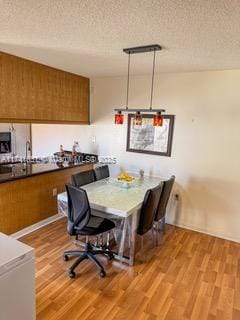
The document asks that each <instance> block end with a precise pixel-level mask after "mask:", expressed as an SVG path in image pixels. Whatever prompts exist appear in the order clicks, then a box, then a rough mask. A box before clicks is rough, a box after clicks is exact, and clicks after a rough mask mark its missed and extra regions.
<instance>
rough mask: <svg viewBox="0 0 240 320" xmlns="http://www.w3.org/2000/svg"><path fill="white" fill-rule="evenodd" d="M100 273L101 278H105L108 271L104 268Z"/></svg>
mask: <svg viewBox="0 0 240 320" xmlns="http://www.w3.org/2000/svg"><path fill="white" fill-rule="evenodd" d="M99 275H100V277H101V278H104V277H105V276H106V272H105V271H104V270H102V271H100V272H99Z"/></svg>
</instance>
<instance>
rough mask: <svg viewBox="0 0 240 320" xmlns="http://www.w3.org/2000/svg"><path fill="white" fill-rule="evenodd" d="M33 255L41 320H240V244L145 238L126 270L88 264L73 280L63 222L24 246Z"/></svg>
mask: <svg viewBox="0 0 240 320" xmlns="http://www.w3.org/2000/svg"><path fill="white" fill-rule="evenodd" d="M21 240H22V241H23V242H24V243H27V244H29V245H31V246H33V247H34V248H35V249H36V289H37V319H38V320H75V319H76V320H77V319H79V320H80V319H81V320H84V319H98V320H101V319H105V320H110V319H136V320H142V319H148V320H155V319H164V320H170V319H171V320H180V319H185V320H187V319H193V320H195V319H199V320H204V319H208V320H222V319H226V320H228V319H229V320H230V319H233V320H240V244H238V243H234V242H231V241H227V240H222V239H219V238H216V237H212V236H209V235H205V234H201V233H197V232H194V231H189V230H186V229H182V228H177V227H173V226H167V230H166V234H165V235H164V236H162V239H161V244H160V245H159V247H155V248H152V242H151V237H150V235H149V237H148V236H146V246H145V249H144V252H142V255H141V256H142V257H140V256H139V255H138V258H137V261H136V265H135V266H134V267H128V266H127V265H124V264H121V263H119V262H114V263H112V262H107V260H106V259H105V258H104V257H103V258H102V260H101V261H102V262H103V263H104V265H105V267H106V272H107V276H106V278H103V279H102V278H99V275H98V271H97V269H96V268H95V267H94V266H93V265H92V264H91V263H90V262H89V261H85V262H84V263H83V264H82V265H81V266H80V267H79V268H78V269H77V270H76V271H77V273H78V276H77V277H76V278H75V279H73V280H72V279H69V278H68V276H67V270H68V267H69V266H70V265H71V263H72V261H73V260H72V259H70V260H69V261H68V262H64V261H63V259H62V253H63V251H64V250H68V249H71V248H74V247H75V245H73V243H72V239H71V238H70V237H69V236H68V235H67V232H66V221H65V219H61V220H59V221H57V222H54V223H52V224H50V225H48V226H46V227H44V228H42V229H39V230H38V231H36V232H34V233H31V234H29V235H27V236H25V237H24V238H22V239H21Z"/></svg>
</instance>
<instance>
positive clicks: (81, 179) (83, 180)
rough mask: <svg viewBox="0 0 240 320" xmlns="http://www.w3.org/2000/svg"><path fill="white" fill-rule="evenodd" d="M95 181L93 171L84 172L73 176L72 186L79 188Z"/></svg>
mask: <svg viewBox="0 0 240 320" xmlns="http://www.w3.org/2000/svg"><path fill="white" fill-rule="evenodd" d="M94 181H95V176H94V171H93V170H89V171H83V172H79V173H76V174H73V175H72V184H73V186H75V187H78V188H79V187H81V186H84V185H85V184H88V183H91V182H94Z"/></svg>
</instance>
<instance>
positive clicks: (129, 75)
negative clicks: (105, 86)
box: [126, 53, 131, 109]
mask: <svg viewBox="0 0 240 320" xmlns="http://www.w3.org/2000/svg"><path fill="white" fill-rule="evenodd" d="M130 55H131V54H130V53H128V75H127V100H126V109H128V93H129V77H130Z"/></svg>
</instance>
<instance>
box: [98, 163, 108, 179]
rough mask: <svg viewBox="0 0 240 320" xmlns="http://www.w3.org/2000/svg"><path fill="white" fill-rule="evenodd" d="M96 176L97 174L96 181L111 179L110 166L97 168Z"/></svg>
mask: <svg viewBox="0 0 240 320" xmlns="http://www.w3.org/2000/svg"><path fill="white" fill-rule="evenodd" d="M94 174H95V179H96V181H97V180H101V179H106V178H108V177H109V168H108V165H105V166H101V167H97V168H95V169H94Z"/></svg>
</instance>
